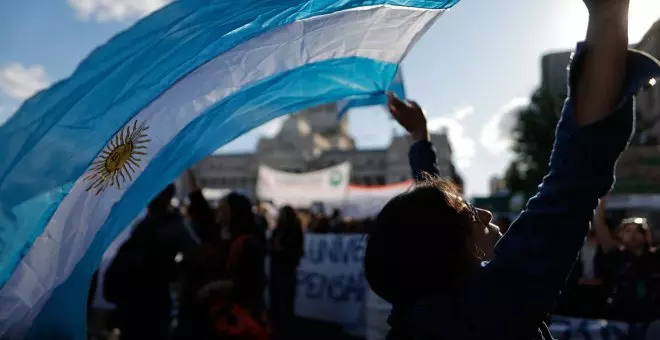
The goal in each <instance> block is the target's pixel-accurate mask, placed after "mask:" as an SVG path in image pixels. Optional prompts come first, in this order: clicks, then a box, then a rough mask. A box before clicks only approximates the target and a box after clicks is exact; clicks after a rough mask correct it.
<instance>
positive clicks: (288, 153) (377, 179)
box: [195, 104, 462, 194]
mask: <svg viewBox="0 0 660 340" xmlns="http://www.w3.org/2000/svg"><path fill="white" fill-rule="evenodd" d="M336 112H337V108H336V106H335V104H329V105H324V106H320V107H316V108H313V109H309V110H305V111H302V112H299V113H296V114H293V115H291V116H290V117H288V118H287V120H286V121H285V122H284V123H283V125H282V128H281V130H280V132H279V133H278V134H277V135H276V136H274V137H272V138H266V137H264V138H261V139H260V140H259V142H258V144H257V148H256V150H255V152H254V153H244V154H220V155H212V156H209V157H207V158H206V159H204V160H203V161H202V162H200V163H199V164H198V165H197V167H196V169H195V171H196V172H197V174H198V178H199V181H200V182H201V183H200V184H201V185H202V186H204V187H207V188H222V189H232V190H242V191H244V192H248V193H252V194H254V192H255V188H256V180H257V172H258V169H259V166H260V165H261V164H263V165H266V166H269V167H272V168H275V169H278V170H282V171H287V172H298V173H301V172H308V171H314V170H319V169H323V168H327V167H329V166H333V165H337V164H340V163H343V162H347V161H348V162H350V163H351V165H352V171H351V184H355V185H366V186H371V185H383V184H389V183H397V182H401V181H405V180H407V179H410V178H411V173H410V167H409V165H408V150H409V147H410V143H411V141H410V139H409V137H407V136H395V137H393V139H392V141H391V142H390V145H389V146H388V147H386V148H382V149H358V148H356V146H355V141H354V140H353V138H352V137H351V136H350V134H349V132H348V119H347V117H344V118H343V119H341V120H339V121H338V120H337V119H336ZM431 139H432V142H433V144H434V145H435V147H436V152H437V156H438V159H437V161H438V167H439V169H440V173H441V175H442V176H444V177H451V178H453V179H454V180H455V181H456V182H459V184H461V185H462V180H461V179H460V177H458V175H457V173H456V170H455V168H454V166H453V164H452V161H451V157H452V151H451V146H450V144H449V140H448V138H447V135H446V134H444V133H442V134H433V135H432V136H431Z"/></svg>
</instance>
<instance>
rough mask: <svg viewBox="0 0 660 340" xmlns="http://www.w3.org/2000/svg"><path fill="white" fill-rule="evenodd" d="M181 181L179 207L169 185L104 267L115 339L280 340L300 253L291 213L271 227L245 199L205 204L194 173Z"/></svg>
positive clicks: (296, 223)
mask: <svg viewBox="0 0 660 340" xmlns="http://www.w3.org/2000/svg"><path fill="white" fill-rule="evenodd" d="M187 180H188V182H189V183H188V186H189V187H190V188H192V190H191V193H190V194H189V200H190V204H189V205H187V206H186V209H185V210H184V211H183V212H182V211H181V210H179V209H177V208H175V207H174V206H172V205H171V203H170V202H171V201H172V198H173V196H174V194H175V188H174V186H173V185H171V186H169V187H168V188H167V189H165V190H164V191H163V192H161V193H160V194H159V195H158V196H157V197H156V198H155V199H154V200H153V201H152V202H151V203H150V205H149V207H148V212H147V214H146V216H145V217H144V219H143V220H142V221H141V222H139V223H138V224H137V226H136V227H135V228H134V229H133V231H132V234H131V236H130V238H129V239H128V240H127V241H126V242H125V243H124V244H123V245H122V246H121V248H120V249H119V251H118V252H117V254H116V256H115V258H114V260H113V262H112V263H111V265H110V266H109V268H108V269H107V271H106V273H105V276H104V285H103V287H104V291H103V294H104V297H105V298H106V299H107V300H108V301H109V302H111V303H114V304H115V305H116V310H115V311H114V313H113V315H112V318H111V322H110V327H111V328H116V329H119V330H120V333H121V339H232V338H235V339H255V340H257V339H271V338H284V339H286V338H287V335H286V334H287V332H289V329H288V328H289V325H290V324H291V322H292V318H293V315H294V311H293V301H294V295H295V286H296V268H297V266H298V263H299V261H300V258H301V257H302V256H303V230H302V223H301V221H300V219H299V217H298V215H297V214H296V212H295V211H294V210H293V209H292V208H291V207H288V206H285V207H282V208H281V209H280V210H279V214H278V217H277V221H276V223H275V225H273V226H272V228H270V229H271V230H270V231H269V230H268V229H269V227H268V222H267V219H266V216H264V215H263V214H261V213H260V210H259V209H256V207H255V205H254V204H253V203H252V202H251V201H250V200H249V199H248V198H247V197H246V196H243V195H241V194H238V193H231V194H229V195H228V196H226V197H225V198H224V199H222V200H221V201H220V204H219V206H218V207H217V208H212V207H211V205H210V204H209V202H208V201H207V200H206V199H205V198H204V196H203V195H202V192H201V190H200V188H199V187H198V186H197V180H196V178H195V175H194V173H193V172H192V171H189V172H188V175H187ZM267 233H268V234H270V237H267V236H266V235H267ZM267 256H268V258H269V263H270V266H269V267H270V270H269V272H268V277H267V274H266V270H265V260H266V258H267ZM267 283H268V289H269V292H270V294H269V296H270V301H269V303H267V301H265V290H266V286H267ZM267 306H269V307H270V308H269V309H267Z"/></svg>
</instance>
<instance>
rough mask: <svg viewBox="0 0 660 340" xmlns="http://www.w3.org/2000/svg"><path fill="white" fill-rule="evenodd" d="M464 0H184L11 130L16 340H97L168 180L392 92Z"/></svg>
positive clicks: (5, 283) (10, 252) (11, 315)
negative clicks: (113, 250)
mask: <svg viewBox="0 0 660 340" xmlns="http://www.w3.org/2000/svg"><path fill="white" fill-rule="evenodd" d="M457 2H458V0H241V1H236V0H180V1H175V2H173V3H172V4H170V5H168V6H166V7H164V8H163V9H161V10H159V11H157V12H155V13H153V14H152V15H150V16H148V17H146V18H144V19H143V20H141V21H139V22H138V23H137V24H135V25H134V26H132V27H131V28H130V29H128V30H126V31H124V32H122V33H120V34H119V35H117V36H115V37H114V38H112V39H111V40H110V41H108V42H107V43H106V44H104V45H102V46H100V47H99V48H97V49H96V50H95V51H94V52H93V53H92V54H91V55H90V56H89V57H87V58H86V59H85V60H84V61H83V62H82V63H81V64H80V65H79V66H78V68H77V69H76V70H75V72H74V73H73V74H72V75H71V76H70V77H69V78H68V79H65V80H63V81H60V82H59V83H57V84H55V85H53V86H52V87H50V88H49V89H47V90H44V91H41V92H40V93H38V94H36V95H35V96H33V97H32V98H30V99H29V100H27V101H26V102H25V103H24V104H23V105H22V106H21V107H20V109H19V110H18V111H17V112H16V114H15V115H14V116H13V117H12V118H10V119H9V120H8V121H7V122H6V123H5V124H4V125H3V126H1V127H0V338H2V339H20V338H26V337H27V338H30V339H52V338H58V339H85V337H86V335H85V329H86V318H85V313H86V311H85V306H86V300H87V293H88V289H89V281H90V278H91V276H92V274H93V273H94V271H95V270H96V268H97V266H98V264H99V262H100V260H101V257H102V255H103V252H104V250H105V249H106V248H107V247H108V245H109V244H110V243H111V242H112V240H113V239H114V238H115V237H116V236H117V235H119V234H120V232H121V231H122V230H123V229H124V228H125V227H126V226H128V225H129V224H130V223H131V221H132V220H133V219H134V218H135V217H136V216H137V215H138V213H139V212H140V211H141V210H142V209H143V208H144V207H145V206H146V205H147V203H148V202H149V200H150V199H151V198H152V197H154V196H155V195H156V194H157V193H158V192H159V191H160V190H161V189H162V188H164V187H165V186H166V185H167V184H169V183H171V182H173V181H174V180H175V179H176V178H177V177H178V175H180V174H181V173H182V172H183V171H184V170H185V169H187V168H189V167H190V166H192V165H193V164H195V163H196V162H198V161H200V160H201V159H202V158H203V157H205V156H207V155H208V154H210V153H212V152H213V151H215V150H217V149H218V148H219V147H221V146H222V145H224V144H226V143H228V142H230V141H231V140H233V139H235V138H237V137H238V136H240V135H242V134H243V133H245V132H247V131H249V130H251V129H253V128H255V127H257V126H259V125H261V124H264V123H266V122H268V121H270V120H271V119H273V118H276V117H278V116H281V115H284V114H287V113H291V112H295V111H298V110H302V109H305V108H309V107H313V106H316V105H320V104H325V103H330V102H336V101H339V100H342V99H345V98H355V97H359V96H369V95H374V94H379V93H383V92H384V91H385V90H386V89H387V88H388V86H389V85H390V84H391V83H392V80H393V79H394V77H395V74H396V72H397V69H398V66H399V62H400V61H401V60H402V59H403V58H404V57H405V55H406V54H407V53H408V51H409V50H410V49H411V48H412V46H413V45H414V44H415V43H416V42H417V41H418V40H419V39H420V37H421V36H422V35H423V34H424V32H426V31H427V30H428V29H429V27H431V25H432V24H433V23H434V21H435V20H436V19H438V18H439V17H440V15H441V14H442V13H443V12H444V11H445V10H447V9H448V8H450V7H452V6H453V5H454V4H455V3H457Z"/></svg>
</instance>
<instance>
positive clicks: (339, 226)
mask: <svg viewBox="0 0 660 340" xmlns="http://www.w3.org/2000/svg"><path fill="white" fill-rule="evenodd" d="M329 222H330V230H331V231H332V232H333V233H341V232H343V231H344V230H345V229H346V222H345V221H344V218H343V217H342V215H341V210H339V209H337V208H335V209H333V210H332V215H331V216H330V221H329Z"/></svg>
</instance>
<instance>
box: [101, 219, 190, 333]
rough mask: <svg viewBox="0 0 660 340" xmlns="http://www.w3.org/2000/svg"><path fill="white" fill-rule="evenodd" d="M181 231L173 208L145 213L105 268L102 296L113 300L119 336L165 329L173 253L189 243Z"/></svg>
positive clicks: (173, 273) (174, 269)
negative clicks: (160, 212)
mask: <svg viewBox="0 0 660 340" xmlns="http://www.w3.org/2000/svg"><path fill="white" fill-rule="evenodd" d="M184 235H185V229H184V227H183V219H182V217H181V216H180V215H179V214H178V213H169V212H168V213H163V214H158V215H155V214H152V213H149V214H147V216H146V217H145V219H144V220H142V221H141V222H140V223H139V224H138V225H137V226H136V228H135V229H134V230H133V234H132V235H131V237H130V238H129V239H128V240H127V241H126V242H125V243H124V244H123V245H122V246H121V248H120V249H119V251H118V252H117V255H116V256H115V259H114V260H113V262H112V264H111V265H110V267H109V268H108V271H107V272H106V274H105V282H104V296H105V297H106V299H107V300H108V301H110V302H113V303H115V304H116V305H117V318H118V320H119V322H120V324H121V325H120V327H121V328H122V336H124V337H126V338H127V339H129V338H130V339H134V338H140V337H141V336H143V335H144V334H154V336H156V335H158V336H164V335H166V334H167V332H168V331H169V327H170V320H171V318H170V315H171V308H172V298H171V295H170V284H171V283H172V282H174V281H176V280H177V267H176V263H175V261H174V258H175V256H176V254H177V253H178V252H183V251H184V250H185V248H186V247H188V246H189V245H188V244H186V243H185V241H186V239H185V237H184ZM150 332H151V333H150Z"/></svg>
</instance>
